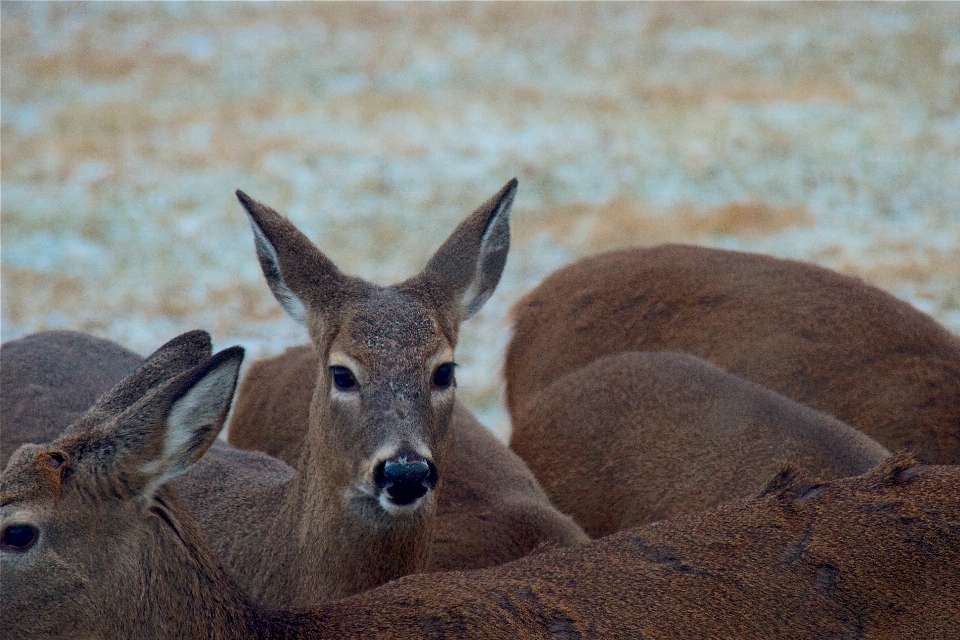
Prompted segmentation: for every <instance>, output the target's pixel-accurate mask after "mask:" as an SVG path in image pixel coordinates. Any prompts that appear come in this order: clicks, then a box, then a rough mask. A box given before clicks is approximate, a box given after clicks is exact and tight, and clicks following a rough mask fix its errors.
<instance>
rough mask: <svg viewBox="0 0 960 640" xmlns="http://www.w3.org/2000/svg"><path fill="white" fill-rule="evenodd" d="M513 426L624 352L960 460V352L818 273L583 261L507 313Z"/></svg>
mask: <svg viewBox="0 0 960 640" xmlns="http://www.w3.org/2000/svg"><path fill="white" fill-rule="evenodd" d="M513 319H514V335H513V338H512V340H511V342H510V344H509V346H508V349H507V356H506V366H505V373H506V377H507V401H508V404H509V408H510V413H511V415H512V416H514V417H516V416H518V415H520V413H521V412H522V411H523V410H524V409H525V407H526V406H527V405H529V404H530V403H531V402H533V400H534V398H535V397H536V395H537V393H539V392H540V391H541V390H543V389H544V388H546V386H547V385H548V384H550V382H552V381H553V380H556V379H557V378H559V377H561V376H563V375H565V374H567V373H569V372H571V371H573V370H575V369H578V368H580V367H582V366H583V365H585V364H588V363H589V362H591V361H592V360H595V359H597V358H600V357H603V356H607V355H611V354H614V353H618V352H620V351H681V352H686V353H690V354H693V355H695V356H698V357H700V358H703V359H705V360H708V361H710V362H712V363H713V364H715V365H717V366H719V367H721V368H722V369H725V370H727V371H730V372H731V373H735V374H737V375H739V376H741V377H743V378H746V379H747V380H751V381H752V382H755V383H757V384H761V385H763V386H765V387H768V388H770V389H772V390H774V391H777V392H779V393H782V394H783V395H785V396H787V397H789V398H791V399H793V400H796V401H798V402H801V403H803V404H807V405H809V406H811V407H814V408H816V409H819V410H821V411H824V412H826V413H829V414H831V415H833V416H835V417H836V418H837V419H839V420H841V421H843V422H845V423H847V424H849V425H851V426H853V427H855V428H857V429H860V430H862V431H863V432H864V433H866V434H867V435H869V436H871V437H872V438H874V439H875V440H877V441H879V442H880V443H881V444H883V445H884V446H886V447H888V448H890V449H894V450H895V449H909V450H911V451H913V452H915V453H916V454H917V455H918V456H919V457H920V458H921V459H922V460H924V461H927V462H935V463H950V462H958V461H960V339H958V338H957V337H956V336H954V335H953V334H951V333H950V332H949V331H947V330H946V329H945V328H943V327H942V326H940V325H939V324H937V323H936V322H935V321H934V320H933V319H931V318H930V317H929V316H927V315H925V314H923V313H921V312H920V311H917V310H916V309H914V308H913V307H912V306H910V305H909V304H907V303H905V302H902V301H900V300H898V299H896V298H894V297H893V296H891V295H889V294H887V293H885V292H883V291H881V290H880V289H877V288H876V287H873V286H870V285H868V284H866V283H864V282H863V281H861V280H859V279H856V278H851V277H847V276H843V275H840V274H837V273H834V272H832V271H830V270H827V269H823V268H820V267H817V266H814V265H812V264H807V263H803V262H797V261H792V260H781V259H777V258H772V257H768V256H763V255H755V254H748V253H741V252H736V251H724V250H719V249H708V248H701V247H691V246H678V245H665V246H659V247H654V248H649V249H628V250H624V251H617V252H612V253H607V254H603V255H599V256H595V257H592V258H587V259H584V260H581V261H579V262H577V263H574V264H572V265H570V266H568V267H565V268H563V269H561V270H559V271H557V272H556V273H554V274H553V275H551V276H549V277H548V278H547V279H545V280H544V281H543V282H542V283H541V284H540V285H539V286H538V287H537V288H536V289H535V290H534V291H532V292H531V293H529V294H528V295H527V296H525V297H524V298H523V299H522V300H521V301H519V302H518V303H517V304H516V305H515V307H514V309H513Z"/></svg>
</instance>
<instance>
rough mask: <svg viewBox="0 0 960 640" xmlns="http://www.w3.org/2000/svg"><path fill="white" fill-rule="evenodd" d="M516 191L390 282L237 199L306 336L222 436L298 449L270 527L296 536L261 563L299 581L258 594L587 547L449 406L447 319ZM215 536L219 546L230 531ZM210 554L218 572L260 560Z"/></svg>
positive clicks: (475, 284) (450, 324) (255, 370)
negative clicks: (344, 263) (413, 270)
mask: <svg viewBox="0 0 960 640" xmlns="http://www.w3.org/2000/svg"><path fill="white" fill-rule="evenodd" d="M516 189H517V181H516V179H513V180H510V181H509V182H507V184H506V185H504V186H503V188H502V189H501V190H500V191H499V192H498V193H496V194H495V195H494V196H493V197H491V198H490V199H489V200H487V202H485V203H484V204H482V205H481V206H480V207H479V208H478V209H476V210H475V211H474V212H473V213H472V214H471V215H469V216H468V217H467V218H466V219H464V220H463V222H461V223H460V225H459V226H458V227H457V228H456V229H455V230H454V231H453V232H452V233H451V234H450V236H449V237H448V238H447V240H446V241H444V243H443V244H442V245H441V246H440V248H439V249H437V251H436V252H435V253H434V255H433V256H432V257H431V258H430V260H429V261H428V262H427V264H426V266H425V267H424V269H423V270H422V271H421V272H420V273H419V274H417V275H415V276H413V277H411V278H409V279H407V280H405V281H403V282H401V283H399V284H395V285H392V286H381V285H376V284H373V283H370V282H367V281H364V280H362V279H360V278H357V277H352V276H348V275H346V274H344V273H342V272H341V271H340V270H339V269H338V268H337V267H336V266H335V265H334V263H333V262H332V261H331V260H330V259H329V258H327V257H326V256H325V255H324V254H323V253H322V252H321V251H320V249H319V248H318V247H317V246H316V245H314V244H313V243H312V242H311V241H310V240H309V239H308V238H307V237H306V236H305V235H304V234H303V233H302V232H300V230H299V229H297V228H296V227H295V226H294V225H293V224H292V223H291V222H290V221H289V220H287V219H286V218H285V217H283V216H282V215H280V214H279V213H277V212H276V211H274V210H273V209H271V208H270V207H268V206H266V205H264V204H262V203H260V202H257V201H256V200H253V199H252V198H250V197H249V196H247V195H246V194H244V193H243V192H242V191H238V192H237V196H238V198H239V200H240V202H241V204H242V205H243V207H244V210H245V211H246V213H247V216H248V220H249V222H250V225H251V229H252V230H253V234H254V239H255V247H256V253H257V257H258V259H259V262H260V266H261V268H262V271H263V274H264V277H265V278H266V281H267V284H268V286H269V288H270V290H271V292H272V293H273V295H274V297H275V298H276V300H277V301H278V302H279V304H280V305H281V307H282V308H283V309H284V310H285V311H286V312H287V313H288V314H289V315H290V316H291V317H292V318H293V319H294V320H295V321H297V322H299V323H300V324H301V325H302V326H303V327H304V328H305V329H306V331H307V334H308V336H309V338H310V341H311V343H310V344H309V345H307V346H306V347H302V348H299V349H294V350H291V351H287V352H285V353H283V354H280V355H279V356H276V357H275V358H273V359H270V360H268V361H262V362H255V363H253V365H252V366H251V367H250V370H249V372H248V373H247V375H246V376H245V377H244V381H243V383H242V385H241V389H240V393H239V396H238V399H237V406H236V409H235V411H234V418H233V419H232V420H231V423H230V426H229V429H228V439H229V442H230V443H231V444H233V445H235V446H237V447H238V448H241V449H261V450H266V451H267V452H269V453H277V451H275V450H274V449H272V448H271V447H270V446H269V444H267V445H265V444H264V443H265V442H267V443H269V441H270V440H273V439H280V440H283V441H285V442H287V443H288V444H289V443H290V442H294V441H295V442H296V446H295V447H294V448H293V449H292V450H290V449H289V447H288V450H287V454H286V455H285V456H284V458H285V460H286V461H288V462H290V463H292V464H293V466H294V467H295V468H296V469H297V474H296V480H295V483H297V485H298V487H297V489H296V490H295V491H293V492H292V493H291V494H290V497H288V498H287V500H286V502H287V504H286V505H285V506H284V510H285V515H284V516H283V517H282V518H281V520H282V521H284V522H286V523H288V525H289V526H290V529H291V530H292V531H294V532H295V534H294V535H292V536H290V538H291V539H290V541H289V543H288V547H287V549H286V551H285V552H284V557H283V558H280V557H273V558H270V559H269V560H267V559H264V560H263V561H262V562H263V563H266V564H270V565H273V566H283V567H286V569H285V571H287V572H289V573H296V574H298V577H295V578H291V577H290V575H289V573H288V574H286V575H285V576H284V579H283V580H277V581H276V582H271V581H270V580H265V579H264V578H263V575H264V574H265V573H266V571H265V567H264V568H263V569H261V570H260V571H259V572H258V573H257V578H256V580H255V581H253V580H251V581H245V585H250V586H252V587H253V588H254V590H255V592H256V593H257V595H258V597H265V598H267V600H268V601H271V600H274V599H277V598H287V597H288V596H287V595H286V594H287V593H288V591H289V590H290V589H291V587H292V585H293V584H296V583H299V584H300V585H301V586H300V587H298V588H295V589H294V590H295V591H301V592H305V593H309V594H316V593H321V594H323V599H333V598H337V597H342V596H344V595H348V594H350V593H356V592H359V591H362V590H363V589H366V588H369V587H370V586H373V585H375V584H380V583H382V582H385V581H386V580H387V579H390V578H393V577H397V576H399V575H404V574H407V573H414V572H417V571H423V570H426V569H431V570H436V569H453V568H457V569H469V568H479V567H481V566H489V565H493V564H498V563H502V562H506V561H507V560H511V559H514V558H516V557H519V556H521V555H525V554H527V553H530V552H532V551H534V550H536V549H538V548H539V547H540V546H541V545H545V544H546V545H571V544H579V543H581V542H584V541H586V540H587V536H586V534H584V533H583V531H582V530H581V529H580V527H579V526H577V525H576V524H575V523H574V522H573V520H572V519H571V518H569V517H568V516H566V515H564V514H562V513H560V512H559V511H558V510H557V509H556V508H555V507H554V506H553V505H552V504H551V503H550V502H549V499H548V498H547V497H546V494H545V493H544V492H543V489H542V488H541V487H540V486H539V484H538V483H537V481H536V479H535V478H534V476H533V474H532V473H531V472H530V471H529V469H527V467H526V465H525V464H524V463H523V462H522V460H520V459H519V458H518V457H517V456H516V455H515V454H514V453H513V452H511V451H510V450H509V448H508V447H506V446H505V445H503V444H501V443H500V442H499V441H497V440H496V438H494V437H493V435H492V434H490V433H489V432H488V431H487V430H486V429H485V428H484V427H483V425H481V424H480V423H479V422H478V421H477V420H476V419H475V418H474V417H473V416H472V414H470V412H469V411H468V410H467V409H466V408H465V407H463V406H462V405H459V403H457V401H456V397H455V390H456V376H455V373H454V368H455V361H454V348H455V347H456V342H457V335H458V332H459V326H460V323H461V322H463V321H464V320H466V319H468V318H469V317H470V316H472V315H473V314H475V313H476V312H477V311H479V309H480V308H481V307H482V306H483V304H484V303H485V302H486V300H487V299H488V298H489V297H490V295H491V294H492V293H493V291H494V289H495V287H496V285H497V283H498V282H499V280H500V276H501V273H502V271H503V267H504V265H505V262H506V258H507V252H508V250H509V245H510V227H509V214H510V209H511V207H512V204H513V200H514V196H515V194H516ZM294 496H295V497H294ZM443 496H447V498H446V499H444V498H443ZM210 524H211V525H213V524H215V523H210ZM223 533H224V535H223V536H218V537H217V539H226V538H229V537H230V536H231V533H230V532H229V531H224V532H223ZM345 547H349V548H350V551H349V552H345V551H344V548H345ZM219 551H220V552H221V553H222V554H223V556H224V557H225V558H226V559H227V562H228V564H229V565H230V566H240V565H246V564H247V563H251V562H252V563H253V564H256V562H257V561H256V560H250V559H249V558H247V557H244V558H243V559H242V560H241V559H240V558H239V557H237V556H236V554H235V553H234V552H233V550H231V549H219ZM344 553H348V554H354V557H353V558H352V559H351V560H350V561H349V562H348V561H344V560H343V559H341V558H342V556H343V554H344ZM234 558H236V559H234ZM388 558H394V559H395V560H394V563H393V564H392V565H391V564H390V563H389V562H388V561H387V559H388ZM330 567H337V568H338V570H339V571H340V572H341V575H338V576H337V577H336V578H334V579H327V580H326V582H327V583H328V584H326V585H324V584H322V583H321V582H320V581H319V579H318V578H317V577H316V576H319V575H324V574H326V575H328V576H329V574H330ZM357 567H369V570H366V569H365V570H363V571H358V570H357ZM374 567H376V568H374ZM278 573H279V572H278ZM284 601H286V600H284Z"/></svg>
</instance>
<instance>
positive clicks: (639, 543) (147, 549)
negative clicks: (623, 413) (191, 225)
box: [0, 345, 960, 640]
mask: <svg viewBox="0 0 960 640" xmlns="http://www.w3.org/2000/svg"><path fill="white" fill-rule="evenodd" d="M175 347H176V345H173V347H170V346H169V345H168V348H167V349H165V350H161V352H158V353H156V354H154V356H152V357H151V358H150V359H148V361H147V363H146V364H145V366H144V367H142V368H141V369H139V370H138V371H137V372H135V373H134V374H133V375H132V376H130V377H128V378H127V379H125V380H124V381H123V382H121V384H120V385H118V386H117V387H116V388H115V389H114V390H113V391H112V392H111V393H110V394H108V395H107V396H104V397H103V398H101V399H100V400H99V401H98V402H97V404H96V405H95V406H94V407H93V409H92V410H91V411H90V412H89V413H87V414H86V415H85V416H83V417H82V418H81V419H80V420H79V421H78V422H76V423H74V424H73V425H72V426H71V427H70V428H69V429H68V430H67V431H66V432H65V433H64V434H63V435H61V436H60V437H59V438H57V439H55V440H54V441H52V442H50V443H47V444H44V445H24V446H22V447H21V448H19V449H18V450H17V451H16V452H15V454H14V455H13V457H12V458H11V460H10V462H9V463H8V465H7V467H6V469H5V470H4V472H3V473H2V475H0V570H2V575H3V580H2V581H0V601H2V602H3V607H0V633H2V635H3V637H4V638H6V639H11V640H12V639H19V638H31V639H34V638H45V637H49V638H54V637H55V638H60V637H63V634H64V630H68V631H69V633H70V634H71V635H73V636H75V637H98V638H102V637H137V638H147V639H151V638H156V639H175V640H189V639H192V638H247V637H260V638H338V639H346V640H349V639H350V638H369V637H370V635H371V633H381V634H384V635H387V636H389V637H392V638H424V637H439V638H442V637H451V638H452V637H471V638H478V639H480V640H483V639H485V638H505V637H510V638H518V639H520V640H524V639H527V638H543V637H644V638H675V637H708V636H716V637H737V638H773V639H780V638H791V639H792V638H821V637H838V636H847V635H856V636H857V637H863V638H871V637H929V638H937V637H941V638H945V637H948V634H951V633H953V632H955V631H956V629H957V628H958V626H960V592H958V590H957V589H956V585H957V584H958V582H960V531H958V530H957V527H956V523H957V521H958V520H960V472H958V468H957V467H924V466H919V465H917V464H916V463H914V462H912V461H911V460H909V459H904V458H896V459H893V460H891V461H889V462H886V463H884V464H882V465H881V466H880V467H878V468H877V469H875V470H873V471H871V472H869V473H868V474H866V475H863V476H859V477H855V478H849V479H843V480H838V481H833V482H828V483H822V484H813V483H810V482H809V481H805V480H803V479H802V478H798V477H796V475H795V473H794V472H792V471H791V470H789V469H788V470H784V471H783V472H781V473H780V474H779V475H778V477H777V478H775V479H774V480H773V481H771V482H770V483H769V484H768V486H767V488H766V489H765V490H764V492H763V493H762V494H761V495H760V496H759V497H756V498H753V499H750V500H746V501H743V502H739V503H734V504H728V505H724V506H722V507H719V508H717V509H713V510H707V511H704V512H700V513H696V514H690V515H687V516H683V517H680V518H677V519H676V520H673V521H667V522H660V523H656V524H654V525H649V526H646V527H640V528H636V529H631V530H627V531H623V532H620V533H618V534H614V535H612V536H609V537H607V538H604V539H602V540H597V541H593V542H590V543H586V544H584V545H581V546H579V547H577V548H563V549H557V550H554V551H549V552H545V553H541V554H535V555H532V556H528V557H526V558H523V559H520V560H517V561H515V562H511V563H508V564H506V565H502V566H499V567H494V568H490V569H483V570H478V571H474V572H451V573H439V574H431V575H412V576H406V577H404V578H401V579H399V580H396V581H393V582H391V583H389V584H387V585H384V586H382V587H380V588H378V589H375V590H372V591H368V592H366V593H363V594H359V595H357V596H354V597H351V598H347V599H344V600H340V601H337V602H331V603H326V604H324V605H320V606H317V607H312V608H306V609H303V608H301V609H285V608H284V609H278V608H272V609H265V608H263V607H262V606H261V605H257V604H255V603H254V602H253V601H251V600H250V599H248V598H247V596H245V595H244V593H243V592H242V590H241V589H240V588H239V587H238V586H237V585H236V584H235V583H234V582H233V581H232V579H231V577H230V575H229V572H227V571H224V570H223V569H222V568H221V567H220V565H219V564H218V559H217V557H216V554H215V553H213V552H212V551H211V550H210V549H209V548H208V547H207V546H206V543H205V540H204V538H203V535H202V534H201V532H200V531H199V529H198V528H197V527H196V526H195V525H194V524H193V522H192V520H191V518H190V515H189V512H188V511H187V510H185V509H184V508H183V507H182V506H181V505H180V503H179V500H178V498H177V495H176V491H175V490H174V488H173V487H172V486H170V485H169V484H167V481H168V480H170V479H171V478H173V477H175V476H176V475H177V474H181V473H183V472H184V471H185V470H186V469H187V468H188V467H189V466H190V465H191V464H193V463H195V462H196V460H197V459H198V458H199V457H200V456H201V455H202V454H203V453H204V450H205V449H206V448H207V447H209V446H210V444H211V443H212V442H213V440H214V439H215V438H216V434H217V432H218V431H219V429H220V426H221V425H222V422H223V420H224V418H225V415H226V411H227V408H228V407H229V403H230V396H231V394H232V392H233V387H234V385H235V383H236V377H237V371H238V368H239V364H240V358H241V357H242V351H240V350H239V349H228V350H227V351H224V352H221V353H220V354H217V355H215V356H213V357H212V358H210V357H208V358H205V359H202V360H201V361H200V362H198V363H196V364H195V366H193V367H190V366H187V367H186V368H184V366H183V364H184V363H183V362H177V361H176V358H172V357H170V356H172V355H175V354H172V353H170V352H171V351H176V349H175ZM154 365H159V366H154ZM164 365H166V366H164ZM150 367H153V370H152V371H149V370H147V371H145V369H150ZM158 371H166V372H167V373H168V374H169V375H168V376H166V377H163V376H157V375H156V374H157V372H158Z"/></svg>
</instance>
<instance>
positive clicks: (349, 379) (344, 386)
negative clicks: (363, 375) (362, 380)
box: [330, 366, 357, 391]
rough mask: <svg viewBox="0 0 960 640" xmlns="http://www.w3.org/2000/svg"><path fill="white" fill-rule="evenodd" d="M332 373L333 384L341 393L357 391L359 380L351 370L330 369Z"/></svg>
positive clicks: (336, 367)
mask: <svg viewBox="0 0 960 640" xmlns="http://www.w3.org/2000/svg"><path fill="white" fill-rule="evenodd" d="M330 373H332V374H333V384H334V385H335V386H336V387H337V389H340V390H341V391H356V390H357V379H356V378H354V377H353V373H351V371H350V369H347V368H346V367H339V366H333V367H330Z"/></svg>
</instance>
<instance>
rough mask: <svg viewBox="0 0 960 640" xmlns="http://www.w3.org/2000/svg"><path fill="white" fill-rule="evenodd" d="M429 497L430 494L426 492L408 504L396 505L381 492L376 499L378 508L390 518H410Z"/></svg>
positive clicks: (384, 492)
mask: <svg viewBox="0 0 960 640" xmlns="http://www.w3.org/2000/svg"><path fill="white" fill-rule="evenodd" d="M429 495H430V492H429V491H427V492H426V493H425V494H423V495H422V496H420V497H419V498H417V499H416V500H414V501H413V502H411V503H410V504H397V503H396V502H394V501H393V500H391V499H390V497H389V496H388V495H387V492H386V491H381V492H380V497H379V498H378V499H377V501H378V502H379V503H380V507H381V508H382V509H383V510H384V511H386V512H387V513H389V514H390V515H391V516H398V517H401V516H412V515H413V514H415V513H416V512H417V511H419V510H420V508H421V507H422V506H423V504H424V502H426V500H427V497H428V496H429Z"/></svg>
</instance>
